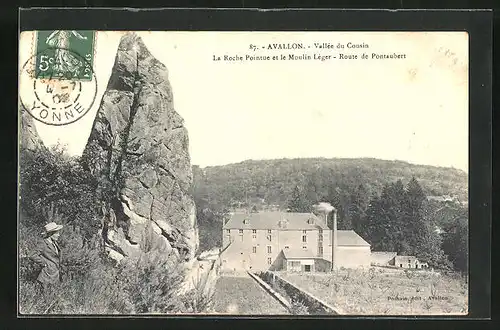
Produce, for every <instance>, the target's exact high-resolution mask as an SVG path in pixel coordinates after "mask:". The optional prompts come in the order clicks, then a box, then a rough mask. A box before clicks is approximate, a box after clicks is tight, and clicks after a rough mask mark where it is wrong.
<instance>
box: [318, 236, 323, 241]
mask: <svg viewBox="0 0 500 330" xmlns="http://www.w3.org/2000/svg"><path fill="white" fill-rule="evenodd" d="M318 241H320V242H323V234H319V236H318Z"/></svg>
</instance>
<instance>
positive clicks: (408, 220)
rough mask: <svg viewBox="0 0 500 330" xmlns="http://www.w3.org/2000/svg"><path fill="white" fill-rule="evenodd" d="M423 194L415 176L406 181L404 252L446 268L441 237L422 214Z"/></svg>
mask: <svg viewBox="0 0 500 330" xmlns="http://www.w3.org/2000/svg"><path fill="white" fill-rule="evenodd" d="M424 200H425V194H424V192H423V190H422V187H421V186H420V184H419V183H418V181H417V179H416V178H415V177H412V179H411V180H410V181H409V182H408V184H407V186H406V190H405V194H404V203H403V212H404V221H405V227H404V234H405V237H406V242H407V244H408V245H407V247H408V248H407V250H405V251H403V252H405V253H406V254H411V255H415V256H417V257H418V258H419V259H421V260H423V261H426V262H428V263H429V264H430V265H432V266H434V267H442V268H448V267H449V263H448V262H447V260H446V257H445V255H444V252H443V250H442V248H441V245H442V239H441V237H440V235H439V234H438V233H437V232H436V231H435V225H434V224H433V223H431V222H429V221H426V219H425V217H424V216H423V214H422V211H423V202H424Z"/></svg>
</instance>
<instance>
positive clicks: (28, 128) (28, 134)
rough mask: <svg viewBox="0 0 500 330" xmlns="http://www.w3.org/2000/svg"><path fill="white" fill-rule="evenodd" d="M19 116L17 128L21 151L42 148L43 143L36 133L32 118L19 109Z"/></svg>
mask: <svg viewBox="0 0 500 330" xmlns="http://www.w3.org/2000/svg"><path fill="white" fill-rule="evenodd" d="M19 114H20V115H21V120H20V127H19V134H18V136H19V145H20V148H21V149H24V150H31V151H35V150H38V149H40V148H44V145H43V142H42V140H41V139H40V136H38V133H37V131H36V127H35V122H34V120H33V117H31V116H30V114H29V113H28V112H27V111H25V110H24V109H22V108H21V109H19Z"/></svg>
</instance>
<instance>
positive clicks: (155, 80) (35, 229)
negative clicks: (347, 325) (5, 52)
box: [17, 30, 469, 316]
mask: <svg viewBox="0 0 500 330" xmlns="http://www.w3.org/2000/svg"><path fill="white" fill-rule="evenodd" d="M19 38H20V39H19V109H18V110H19V136H18V138H19V146H18V151H19V190H18V212H19V214H18V232H17V237H18V312H19V315H21V316H29V315H47V316H48V315H114V316H120V315H195V316H196V315H200V316H201V315H211V316H224V315H232V316H244V315H247V316H251V315H267V316H273V315H281V316H293V315H337V316H342V315H347V316H415V315H417V316H422V315H424V316H425V315H432V316H439V315H467V314H468V313H469V280H468V278H469V267H468V264H469V257H468V255H469V253H468V251H469V247H468V237H469V236H468V233H469V187H468V184H469V174H468V173H469V35H468V34H467V33H466V32H463V31H462V32H460V31H457V32H437V31H433V32H415V31H414V32H395V31H392V32H382V31H380V32H367V31H365V32H361V31H359V32H350V31H342V32H340V31H336V32H333V31H303V32H301V31H94V30H53V31H48V30H47V31H46V30H40V31H23V32H22V33H21V34H20V35H19Z"/></svg>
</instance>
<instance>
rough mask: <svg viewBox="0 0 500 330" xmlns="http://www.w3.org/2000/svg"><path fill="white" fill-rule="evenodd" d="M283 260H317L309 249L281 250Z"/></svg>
mask: <svg viewBox="0 0 500 330" xmlns="http://www.w3.org/2000/svg"><path fill="white" fill-rule="evenodd" d="M282 251H283V254H284V255H285V259H315V258H318V257H317V256H315V255H314V253H312V252H311V251H310V250H309V249H283V250H282Z"/></svg>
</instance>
